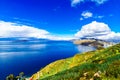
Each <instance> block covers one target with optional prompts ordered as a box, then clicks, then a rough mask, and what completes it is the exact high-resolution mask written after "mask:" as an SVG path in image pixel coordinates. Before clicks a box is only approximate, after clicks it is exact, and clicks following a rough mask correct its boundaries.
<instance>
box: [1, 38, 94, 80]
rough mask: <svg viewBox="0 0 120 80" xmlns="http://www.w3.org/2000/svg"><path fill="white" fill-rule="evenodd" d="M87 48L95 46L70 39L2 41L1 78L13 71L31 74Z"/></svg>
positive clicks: (2, 79) (90, 48) (13, 72)
mask: <svg viewBox="0 0 120 80" xmlns="http://www.w3.org/2000/svg"><path fill="white" fill-rule="evenodd" d="M87 50H94V48H93V47H85V46H81V45H79V46H76V45H74V44H73V43H72V42H69V41H46V40H35V41H0V80H5V77H6V76H7V75H9V74H11V73H12V74H14V75H18V74H19V73H20V72H24V73H25V75H26V76H30V75H31V74H33V73H35V72H37V71H38V70H40V68H42V67H44V66H46V65H47V64H49V63H51V62H53V61H56V60H58V59H63V58H67V57H71V56H73V55H75V54H76V53H78V52H85V51H87Z"/></svg>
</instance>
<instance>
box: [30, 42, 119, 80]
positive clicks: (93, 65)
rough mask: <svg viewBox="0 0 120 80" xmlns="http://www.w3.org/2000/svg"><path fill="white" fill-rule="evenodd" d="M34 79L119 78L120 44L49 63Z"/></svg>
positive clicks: (80, 79)
mask: <svg viewBox="0 0 120 80" xmlns="http://www.w3.org/2000/svg"><path fill="white" fill-rule="evenodd" d="M31 78H32V80H37V79H38V80H119V79H120V44H117V45H114V46H111V47H109V48H106V49H101V50H96V51H90V52H85V53H82V54H76V55H75V56H73V57H71V58H67V59H63V60H58V61H56V62H53V63H51V64H49V65H47V66H46V67H45V68H43V69H41V70H40V71H39V72H37V73H35V74H34V75H32V77H31Z"/></svg>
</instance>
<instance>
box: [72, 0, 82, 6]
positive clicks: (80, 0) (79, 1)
mask: <svg viewBox="0 0 120 80" xmlns="http://www.w3.org/2000/svg"><path fill="white" fill-rule="evenodd" d="M81 2H84V0H71V6H73V7H74V6H76V5H77V4H79V3H81Z"/></svg>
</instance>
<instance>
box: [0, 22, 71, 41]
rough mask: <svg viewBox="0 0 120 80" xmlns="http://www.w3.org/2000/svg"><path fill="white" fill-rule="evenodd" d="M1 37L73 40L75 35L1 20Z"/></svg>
mask: <svg viewBox="0 0 120 80" xmlns="http://www.w3.org/2000/svg"><path fill="white" fill-rule="evenodd" d="M0 37H1V38H14V37H18V38H38V39H49V40H71V39H73V37H68V36H65V37H63V36H62V37H61V36H56V35H51V33H50V32H48V31H46V30H44V29H39V28H35V27H32V26H27V25H20V24H17V23H13V22H5V21H0Z"/></svg>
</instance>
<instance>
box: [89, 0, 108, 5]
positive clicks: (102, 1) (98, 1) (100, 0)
mask: <svg viewBox="0 0 120 80" xmlns="http://www.w3.org/2000/svg"><path fill="white" fill-rule="evenodd" d="M91 1H92V2H95V3H97V4H103V3H105V2H106V1H108V0H91Z"/></svg>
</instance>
